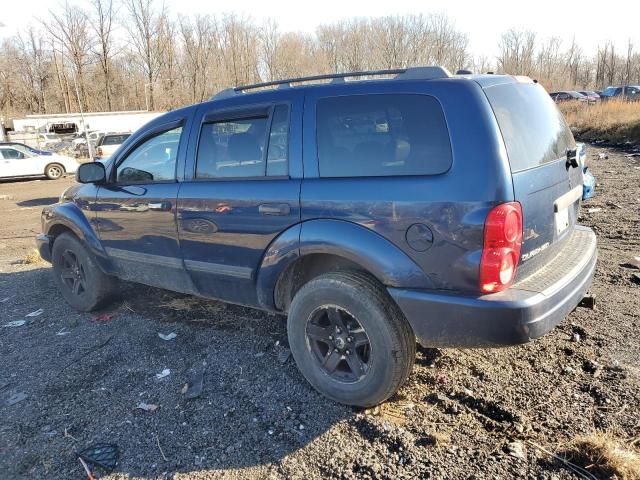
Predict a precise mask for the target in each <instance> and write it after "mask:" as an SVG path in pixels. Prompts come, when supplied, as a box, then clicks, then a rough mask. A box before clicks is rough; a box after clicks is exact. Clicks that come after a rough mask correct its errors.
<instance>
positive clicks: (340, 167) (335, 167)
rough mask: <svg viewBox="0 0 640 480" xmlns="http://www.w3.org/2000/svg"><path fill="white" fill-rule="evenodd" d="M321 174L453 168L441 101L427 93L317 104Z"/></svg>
mask: <svg viewBox="0 0 640 480" xmlns="http://www.w3.org/2000/svg"><path fill="white" fill-rule="evenodd" d="M316 135H317V145H318V162H319V167H320V176H322V177H376V176H390V175H433V174H439V173H444V172H446V171H447V170H448V169H449V167H450V166H451V157H452V155H451V143H450V140H449V132H448V131H447V126H446V123H445V119H444V114H443V112H442V107H441V106H440V103H439V102H438V101H437V100H436V99H435V98H433V97H431V96H428V95H411V94H408V95H387V94H376V95H352V96H342V97H330V98H324V99H321V100H319V101H318V108H317V132H316Z"/></svg>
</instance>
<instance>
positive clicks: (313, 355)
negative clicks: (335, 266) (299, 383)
mask: <svg viewBox="0 0 640 480" xmlns="http://www.w3.org/2000/svg"><path fill="white" fill-rule="evenodd" d="M334 310H335V311H334ZM325 312H326V313H325ZM336 312H337V313H336ZM336 325H344V328H339V327H337V326H336ZM330 331H336V332H338V333H339V334H336V335H331V337H328V336H327V332H330ZM363 331H364V336H363V335H362V332H363ZM287 332H288V337H289V346H290V348H291V353H292V354H293V357H294V359H295V361H296V364H297V365H298V368H299V369H300V371H301V372H302V374H303V375H304V377H305V378H306V379H307V380H308V381H309V383H310V384H311V385H313V387H314V388H315V389H316V390H318V391H319V392H320V393H322V394H323V395H325V396H327V397H328V398H330V399H332V400H334V401H336V402H339V403H344V404H347V405H354V406H360V407H370V406H373V405H377V404H379V403H381V402H383V401H385V400H386V399H388V398H389V397H390V396H391V395H393V394H394V393H395V392H396V391H397V390H398V389H399V388H400V387H401V386H402V384H403V383H404V382H405V381H406V380H407V378H408V377H409V374H410V373H411V370H412V368H413V363H414V360H415V356H416V340H415V335H414V333H413V330H412V329H411V327H410V326H409V324H408V322H407V321H406V319H405V318H404V316H403V315H402V312H400V310H399V309H398V307H397V305H396V304H395V302H394V301H393V299H391V297H390V296H389V294H388V293H387V292H386V290H385V289H384V288H383V287H382V286H381V285H380V284H379V283H378V282H377V281H375V280H374V279H372V278H371V277H369V276H368V275H364V274H361V273H356V272H339V273H338V272H336V273H328V274H325V275H322V276H319V277H317V278H315V279H313V280H311V281H310V282H308V283H307V284H305V285H304V286H303V287H302V288H301V289H300V290H299V291H298V292H297V293H296V295H295V297H294V298H293V301H292V302H291V307H290V309H289V316H288V321H287ZM365 337H366V338H365ZM327 338H330V341H328V340H327ZM367 341H368V345H367V343H366V342H367ZM345 345H346V346H345ZM349 345H351V346H353V345H356V346H355V347H353V348H350V347H349ZM338 357H340V358H339V359H338ZM332 368H333V371H331V369H332Z"/></svg>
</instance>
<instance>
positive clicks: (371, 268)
mask: <svg viewBox="0 0 640 480" xmlns="http://www.w3.org/2000/svg"><path fill="white" fill-rule="evenodd" d="M311 254H329V255H335V256H338V257H342V258H345V259H347V260H350V261H352V262H354V263H356V264H357V265H359V266H360V267H362V268H363V269H364V270H366V271H368V272H369V273H370V274H371V275H373V276H374V277H376V278H377V279H378V280H379V281H380V282H381V283H383V284H384V285H386V286H389V287H404V288H416V289H431V288H434V284H433V282H432V281H431V279H430V278H429V277H428V276H427V275H426V274H425V272H424V271H423V270H422V269H421V268H420V267H419V266H418V265H417V264H416V263H415V262H414V261H413V260H412V259H411V258H409V257H408V256H407V255H406V254H405V253H404V252H403V251H402V250H400V249H399V248H398V247H396V246H395V245H394V244H392V243H391V242H389V241H388V240H387V239H385V238H384V237H382V236H380V235H379V234H377V233H375V232H373V231H371V230H369V229H367V228H366V227H362V226H360V225H357V224H355V223H351V222H346V221H343V220H324V219H322V220H308V221H306V222H303V223H301V224H298V225H296V226H294V227H291V228H290V229H288V230H286V231H285V232H283V233H282V234H281V235H280V236H279V237H278V238H276V239H275V240H274V241H273V242H272V244H271V246H270V247H269V249H268V250H267V252H266V254H265V256H264V257H263V261H262V265H261V267H260V270H259V272H258V281H257V290H258V299H259V301H260V304H261V305H262V306H263V307H265V308H269V309H275V304H274V291H275V288H276V284H277V282H278V279H279V277H280V275H281V274H282V272H284V271H285V269H286V268H287V267H288V266H289V265H291V264H292V263H293V262H294V261H296V260H297V259H298V258H300V257H304V256H306V255H311Z"/></svg>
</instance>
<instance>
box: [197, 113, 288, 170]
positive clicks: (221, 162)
mask: <svg viewBox="0 0 640 480" xmlns="http://www.w3.org/2000/svg"><path fill="white" fill-rule="evenodd" d="M288 150H289V107H288V106H287V105H277V106H275V107H273V109H272V110H270V111H269V112H265V113H264V115H259V116H256V117H253V118H239V119H229V120H220V121H215V122H210V123H205V124H204V125H203V126H202V129H201V131H200V140H199V142H198V155H197V158H196V178H199V179H204V178H252V177H264V176H265V175H266V176H271V177H273V176H284V175H287V174H288Z"/></svg>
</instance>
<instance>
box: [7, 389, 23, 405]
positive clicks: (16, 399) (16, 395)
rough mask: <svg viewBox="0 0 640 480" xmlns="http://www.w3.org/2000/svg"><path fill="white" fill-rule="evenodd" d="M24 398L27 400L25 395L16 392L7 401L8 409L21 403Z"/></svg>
mask: <svg viewBox="0 0 640 480" xmlns="http://www.w3.org/2000/svg"><path fill="white" fill-rule="evenodd" d="M26 398H27V394H26V393H24V392H16V393H14V394H13V395H11V396H10V397H9V398H8V399H7V406H8V407H10V406H11V405H15V404H16V403H18V402H21V401H23V400H24V399H26Z"/></svg>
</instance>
